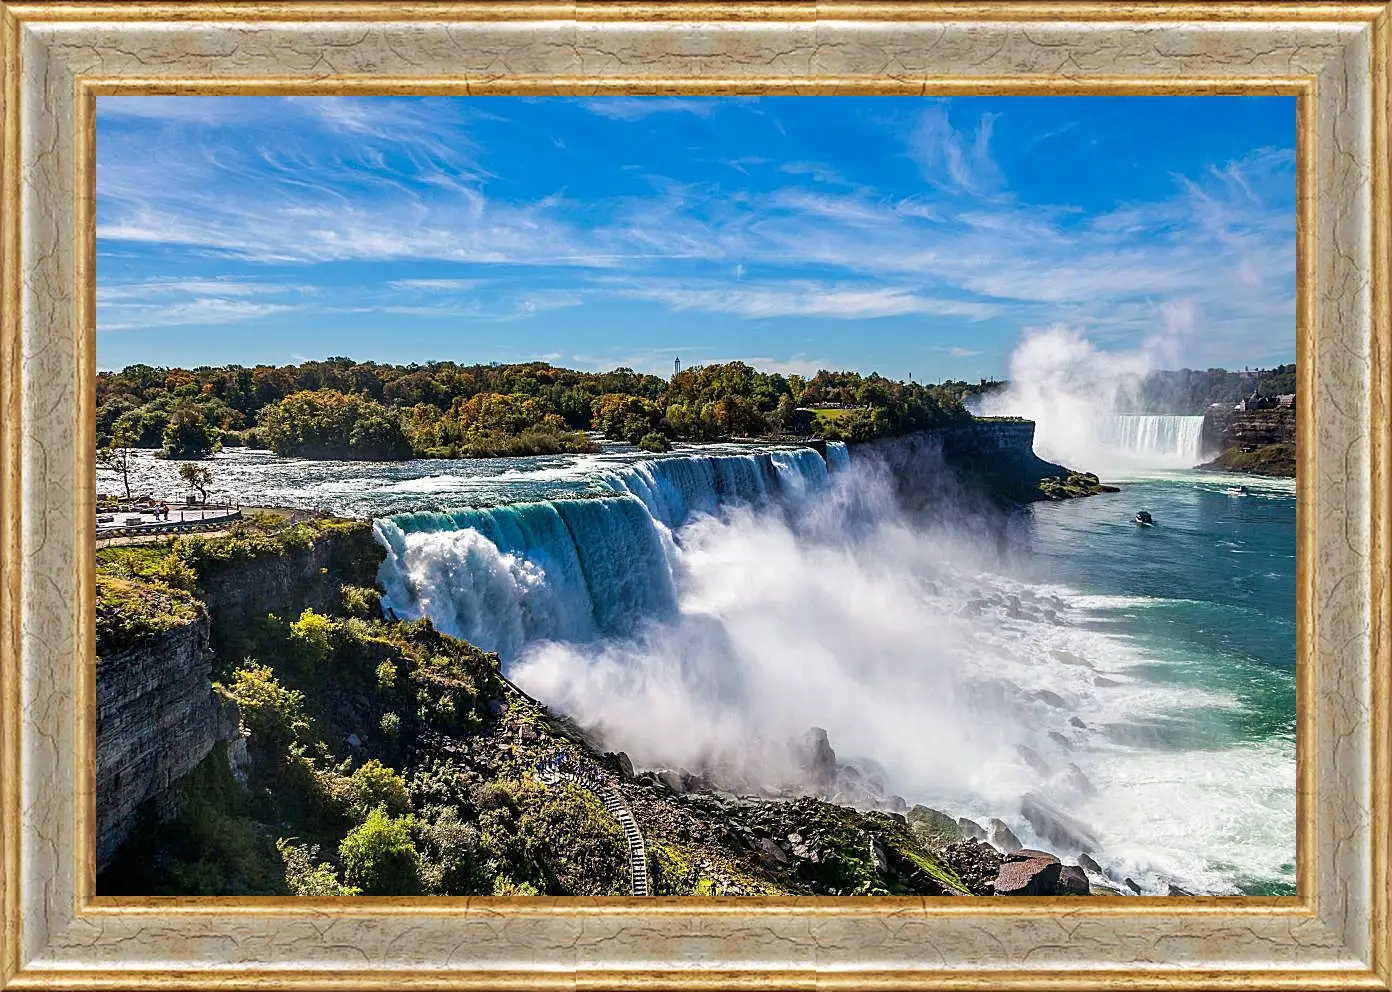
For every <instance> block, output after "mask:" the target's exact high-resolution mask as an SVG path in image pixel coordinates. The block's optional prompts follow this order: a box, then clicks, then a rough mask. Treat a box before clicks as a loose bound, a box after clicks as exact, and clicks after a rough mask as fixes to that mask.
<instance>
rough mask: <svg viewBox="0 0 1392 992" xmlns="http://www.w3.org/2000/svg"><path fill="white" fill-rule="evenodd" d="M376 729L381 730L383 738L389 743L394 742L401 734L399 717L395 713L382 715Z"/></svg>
mask: <svg viewBox="0 0 1392 992" xmlns="http://www.w3.org/2000/svg"><path fill="white" fill-rule="evenodd" d="M378 727H379V728H380V729H381V731H382V736H383V737H385V738H386V739H387V740H389V741H394V740H396V737H397V735H398V734H400V733H401V717H399V716H397V715H396V714H395V713H390V712H389V713H383V714H382V719H381V721H380V722H379V723H378Z"/></svg>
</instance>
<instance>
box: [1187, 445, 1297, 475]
mask: <svg viewBox="0 0 1392 992" xmlns="http://www.w3.org/2000/svg"><path fill="white" fill-rule="evenodd" d="M1201 467H1202V468H1207V469H1216V470H1219V471H1224V472H1245V473H1248V474H1250V475H1275V476H1285V477H1287V478H1290V477H1293V476H1294V475H1295V445H1293V444H1267V445H1262V446H1261V447H1259V448H1251V449H1243V448H1229V449H1228V450H1226V451H1224V452H1223V453H1222V454H1221V455H1219V456H1218V457H1217V458H1215V459H1213V461H1211V462H1206V463H1205V464H1204V465H1202V466H1201Z"/></svg>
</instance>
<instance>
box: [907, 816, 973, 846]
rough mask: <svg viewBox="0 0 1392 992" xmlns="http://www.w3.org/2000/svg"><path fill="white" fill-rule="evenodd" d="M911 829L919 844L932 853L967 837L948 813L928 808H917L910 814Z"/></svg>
mask: <svg viewBox="0 0 1392 992" xmlns="http://www.w3.org/2000/svg"><path fill="white" fill-rule="evenodd" d="M908 820H909V829H910V830H912V831H913V834H914V837H916V838H917V839H918V842H919V843H920V844H922V845H923V846H924V847H926V848H928V849H929V850H930V851H938V850H941V849H942V848H944V847H946V846H947V845H948V844H955V843H957V842H958V841H959V840H962V838H963V837H964V836H965V835H964V834H963V833H962V828H961V827H960V826H958V825H957V821H956V820H954V819H953V818H952V817H950V816H948V815H947V814H946V813H943V812H940V811H939V810H936V809H930V808H929V807H927V806H915V807H914V808H913V809H911V810H909V813H908Z"/></svg>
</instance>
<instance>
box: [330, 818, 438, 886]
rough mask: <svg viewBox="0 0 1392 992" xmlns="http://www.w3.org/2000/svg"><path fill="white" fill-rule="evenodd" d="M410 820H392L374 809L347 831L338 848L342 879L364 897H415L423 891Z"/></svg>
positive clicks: (418, 853) (418, 856)
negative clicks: (341, 865)
mask: <svg viewBox="0 0 1392 992" xmlns="http://www.w3.org/2000/svg"><path fill="white" fill-rule="evenodd" d="M413 823H414V820H413V819H412V818H411V817H409V816H408V817H401V818H393V817H390V816H388V815H387V813H386V811H385V810H382V809H374V810H373V811H372V812H371V813H369V814H368V815H367V819H366V820H364V821H363V823H362V824H361V825H360V826H357V827H354V828H353V829H352V830H350V831H348V836H346V837H344V838H343V843H341V844H340V845H339V847H338V856H339V859H340V860H341V861H342V862H343V878H344V881H346V882H347V883H348V884H349V885H352V886H354V887H356V888H358V889H360V890H361V891H362V892H363V894H364V895H369V896H393V895H404V896H409V895H416V894H418V893H419V892H420V891H421V858H420V852H419V851H417V850H416V845H415V844H414V843H413V842H412V841H411V827H412V825H413Z"/></svg>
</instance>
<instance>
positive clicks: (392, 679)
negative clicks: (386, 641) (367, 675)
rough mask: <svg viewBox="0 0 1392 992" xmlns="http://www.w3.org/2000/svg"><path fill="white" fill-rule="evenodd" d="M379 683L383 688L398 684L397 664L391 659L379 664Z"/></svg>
mask: <svg viewBox="0 0 1392 992" xmlns="http://www.w3.org/2000/svg"><path fill="white" fill-rule="evenodd" d="M377 684H378V685H380V686H381V687H382V688H383V689H390V688H391V687H392V686H394V685H396V666H395V665H393V664H392V663H391V662H390V661H384V662H382V663H381V664H380V665H378V666H377Z"/></svg>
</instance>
